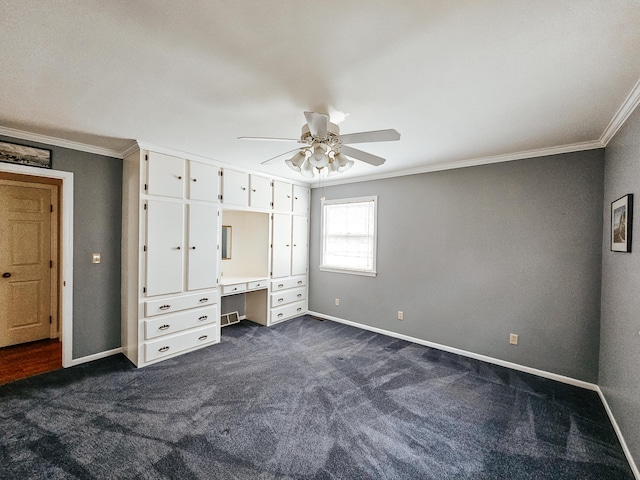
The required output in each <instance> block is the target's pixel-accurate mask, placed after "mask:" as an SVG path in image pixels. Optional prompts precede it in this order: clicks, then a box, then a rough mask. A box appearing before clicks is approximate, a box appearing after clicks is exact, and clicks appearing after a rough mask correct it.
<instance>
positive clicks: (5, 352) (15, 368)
mask: <svg viewBox="0 0 640 480" xmlns="http://www.w3.org/2000/svg"><path fill="white" fill-rule="evenodd" d="M59 368H62V342H60V341H59V340H58V339H57V338H56V339H52V340H40V341H38V342H31V343H24V344H22V345H13V346H11V347H4V348H0V385H4V384H5V383H9V382H13V381H15V380H20V379H21V378H27V377H31V376H32V375H38V374H39V373H44V372H50V371H53V370H57V369H59Z"/></svg>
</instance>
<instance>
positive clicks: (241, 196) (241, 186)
mask: <svg viewBox="0 0 640 480" xmlns="http://www.w3.org/2000/svg"><path fill="white" fill-rule="evenodd" d="M222 203H224V204H226V205H237V206H240V207H247V206H248V205H249V174H248V173H243V172H236V171H235V170H227V169H225V170H224V171H223V172H222Z"/></svg>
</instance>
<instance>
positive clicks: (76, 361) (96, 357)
mask: <svg viewBox="0 0 640 480" xmlns="http://www.w3.org/2000/svg"><path fill="white" fill-rule="evenodd" d="M119 353H122V347H118V348H114V349H113V350H105V351H104V352H98V353H94V354H93V355H87V356H86V357H81V358H74V359H73V361H72V363H71V365H70V366H74V367H75V366H76V365H80V364H81V363H87V362H93V361H94V360H100V359H101V358H107V357H111V356H112V355H117V354H119Z"/></svg>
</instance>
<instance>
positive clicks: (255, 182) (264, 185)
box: [249, 175, 271, 209]
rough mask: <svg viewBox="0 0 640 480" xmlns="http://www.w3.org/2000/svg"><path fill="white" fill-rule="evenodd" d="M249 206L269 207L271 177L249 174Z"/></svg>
mask: <svg viewBox="0 0 640 480" xmlns="http://www.w3.org/2000/svg"><path fill="white" fill-rule="evenodd" d="M249 198H250V200H251V206H252V207H255V208H265V209H269V208H271V179H269V178H265V177H259V176H257V175H251V193H250V194H249Z"/></svg>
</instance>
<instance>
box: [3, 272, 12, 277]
mask: <svg viewBox="0 0 640 480" xmlns="http://www.w3.org/2000/svg"><path fill="white" fill-rule="evenodd" d="M10 276H11V274H10V273H9V272H4V273H3V274H2V278H9V277H10Z"/></svg>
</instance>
